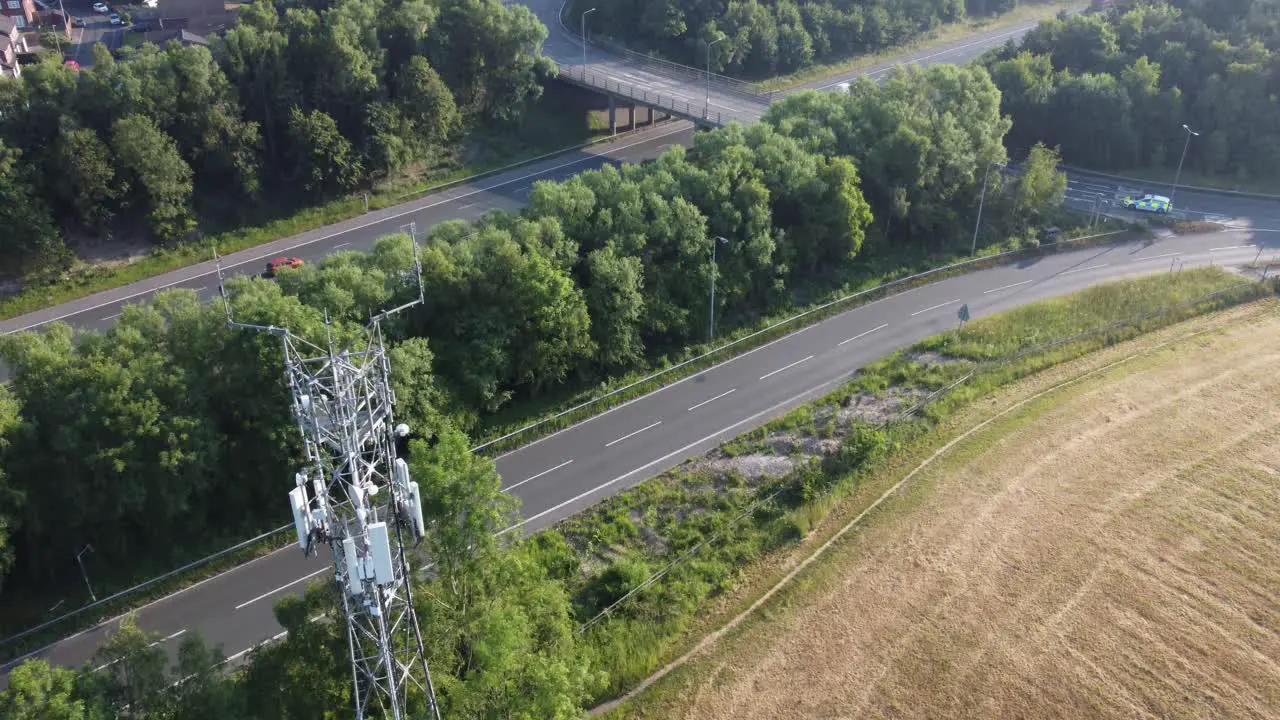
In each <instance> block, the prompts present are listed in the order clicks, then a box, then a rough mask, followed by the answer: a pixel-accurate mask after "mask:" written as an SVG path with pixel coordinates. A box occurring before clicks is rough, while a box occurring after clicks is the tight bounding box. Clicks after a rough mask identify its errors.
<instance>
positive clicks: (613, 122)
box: [609, 95, 618, 135]
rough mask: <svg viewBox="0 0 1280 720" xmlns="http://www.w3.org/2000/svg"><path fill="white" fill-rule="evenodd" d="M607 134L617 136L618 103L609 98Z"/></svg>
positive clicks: (611, 97)
mask: <svg viewBox="0 0 1280 720" xmlns="http://www.w3.org/2000/svg"><path fill="white" fill-rule="evenodd" d="M609 133H610V134H611V135H617V134H618V101H617V100H614V99H613V96H612V95H610V96H609Z"/></svg>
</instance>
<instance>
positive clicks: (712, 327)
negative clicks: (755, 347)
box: [707, 235, 729, 342]
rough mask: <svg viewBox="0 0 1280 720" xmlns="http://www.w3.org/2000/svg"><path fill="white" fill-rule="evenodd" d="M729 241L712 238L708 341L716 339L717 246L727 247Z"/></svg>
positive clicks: (718, 237)
mask: <svg viewBox="0 0 1280 720" xmlns="http://www.w3.org/2000/svg"><path fill="white" fill-rule="evenodd" d="M728 242H729V241H728V240H726V239H725V238H722V237H720V236H719V235H716V236H715V237H713V238H711V306H710V310H711V312H710V315H709V317H710V320H709V321H708V322H707V328H708V332H707V341H708V342H709V341H712V340H715V339H716V273H717V266H716V245H726V244H728Z"/></svg>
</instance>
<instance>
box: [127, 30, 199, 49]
mask: <svg viewBox="0 0 1280 720" xmlns="http://www.w3.org/2000/svg"><path fill="white" fill-rule="evenodd" d="M142 39H143V40H144V41H146V42H149V43H155V44H156V45H164V44H165V43H167V42H169V41H170V40H177V41H178V42H180V43H182V44H183V45H208V44H209V41H208V40H207V39H205V37H204V36H203V35H197V34H195V33H193V32H191V31H189V30H178V29H166V30H152V31H150V32H145V33H143V34H142Z"/></svg>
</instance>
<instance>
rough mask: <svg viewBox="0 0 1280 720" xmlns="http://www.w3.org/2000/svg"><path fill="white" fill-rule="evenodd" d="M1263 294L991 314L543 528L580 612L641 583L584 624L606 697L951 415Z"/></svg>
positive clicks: (1237, 283) (865, 492)
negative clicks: (552, 529)
mask: <svg viewBox="0 0 1280 720" xmlns="http://www.w3.org/2000/svg"><path fill="white" fill-rule="evenodd" d="M1211 293H1217V294H1216V295H1211ZM1267 293H1268V290H1267V289H1266V288H1264V287H1263V286H1261V285H1259V284H1256V283H1249V282H1245V281H1242V280H1241V279H1240V278H1239V277H1237V276H1233V275H1230V274H1228V273H1226V272H1224V271H1221V270H1215V269H1203V270H1194V271H1186V272H1183V273H1179V274H1173V275H1160V276H1153V277H1149V278H1141V279H1136V280H1129V281H1123V282H1119V283H1114V284H1110V285H1105V286H1099V287H1097V288H1093V289H1090V290H1088V291H1085V292H1082V293H1080V294H1078V295H1074V296H1071V297H1068V298H1062V299H1057V300H1051V301H1046V302H1042V303H1036V304H1033V305H1029V306H1026V307H1024V308H1020V309H1017V310H1013V311H1010V312H1008V313H1003V314H1001V315H998V316H994V317H990V318H984V319H982V320H978V321H975V322H972V323H969V324H968V325H966V327H965V328H964V329H963V330H960V331H955V332H949V333H946V334H943V335H940V336H936V337H934V338H930V339H928V340H926V341H924V342H922V343H919V344H917V345H916V346H914V347H912V348H909V349H907V350H904V351H902V352H899V353H896V354H894V355H893V356H891V357H889V358H886V359H884V360H882V361H879V362H877V363H874V364H872V365H871V366H869V367H867V368H865V369H864V371H863V372H861V373H860V374H859V375H858V376H857V377H856V378H855V379H853V380H852V381H850V382H849V383H847V384H845V385H844V386H842V387H840V388H839V389H838V390H836V391H834V392H831V393H829V394H828V395H826V396H825V397H823V398H822V399H821V400H819V401H817V402H815V403H812V404H810V405H806V406H804V407H801V408H799V409H797V410H795V411H792V412H790V413H788V414H787V415H785V416H783V417H781V418H779V419H777V420H775V421H773V422H771V423H769V424H768V425H766V426H765V427H763V428H761V429H758V430H755V431H752V432H749V433H746V434H744V435H743V436H740V437H739V438H737V439H735V440H733V441H731V442H727V443H725V444H724V445H723V446H722V447H721V448H720V449H719V450H718V451H716V452H713V453H711V454H709V455H708V456H706V457H703V458H697V459H694V460H691V461H689V462H687V463H685V464H684V465H682V466H680V467H679V468H676V469H675V470H672V471H670V472H668V473H666V474H664V475H663V476H661V477H659V478H655V479H653V480H650V481H648V482H645V483H642V484H641V485H639V486H637V487H635V488H633V489H631V490H629V491H627V492H626V493H623V494H620V495H617V496H614V497H612V498H609V499H608V500H606V501H604V502H602V503H601V504H599V505H598V506H596V507H594V508H592V509H591V510H589V511H588V512H586V513H584V514H583V515H580V516H578V517H576V518H573V519H571V520H568V521H566V522H564V523H561V524H560V525H559V526H557V528H556V530H557V531H558V532H559V533H562V534H563V536H564V538H566V540H567V544H566V545H564V546H562V547H557V546H558V545H559V544H558V543H557V542H554V540H555V535H554V534H548V535H546V538H547V539H546V541H545V542H546V545H547V550H546V552H547V553H548V555H549V556H553V557H555V558H556V559H555V560H554V561H553V562H550V564H552V565H553V566H556V567H560V568H563V571H562V577H563V578H564V580H565V582H566V583H567V584H568V585H569V587H570V589H571V590H572V592H573V593H574V597H575V602H576V604H577V608H578V613H579V616H580V618H581V619H582V620H583V621H584V622H585V621H587V620H588V619H589V618H592V617H595V616H596V615H597V614H598V613H599V612H601V611H602V610H604V609H605V608H607V607H609V606H611V605H612V604H613V603H615V602H616V601H618V600H620V599H621V598H623V597H624V596H627V595H628V593H632V592H633V591H635V594H634V595H632V596H631V597H630V598H629V599H627V600H626V601H625V602H622V603H621V604H620V605H618V606H617V608H616V609H615V610H613V611H612V613H611V614H610V615H608V616H606V617H605V618H604V619H603V620H601V621H599V622H598V623H596V624H595V625H594V626H592V627H591V628H589V629H588V630H587V631H586V632H587V637H588V639H589V642H590V644H591V646H592V647H593V648H594V652H595V653H596V655H597V657H598V658H599V661H600V662H601V663H602V665H603V666H604V667H605V669H606V670H607V671H608V673H609V677H610V685H609V687H608V688H606V689H605V691H604V692H602V693H601V695H600V698H599V699H601V700H604V699H607V698H610V697H614V696H616V695H617V694H618V693H620V692H622V691H624V690H626V689H627V688H630V687H632V686H633V685H635V683H637V682H639V681H641V680H642V679H644V678H645V677H647V676H648V675H649V674H650V673H651V672H653V671H654V670H655V669H657V668H658V667H660V665H661V664H662V663H664V662H666V661H668V660H670V659H671V658H673V657H677V656H679V655H680V654H681V653H682V652H683V651H684V650H686V649H688V648H689V647H691V646H692V645H693V644H694V643H696V642H697V640H698V638H699V637H700V636H701V635H702V634H704V633H706V632H709V631H712V630H714V629H715V628H716V627H718V625H719V624H720V623H723V622H724V621H725V620H726V619H727V618H729V617H732V616H733V615H735V614H736V613H737V612H739V611H740V610H742V609H743V608H745V607H747V606H748V605H750V604H751V602H752V601H753V600H754V599H755V598H756V597H758V596H759V594H760V593H761V592H763V589H764V588H766V587H768V581H770V580H771V579H774V578H776V577H779V576H781V574H784V573H785V569H786V565H787V563H788V562H790V561H791V560H793V559H794V558H792V556H791V553H792V551H794V549H795V548H796V547H797V546H798V545H806V546H807V545H810V544H811V543H812V542H813V538H814V536H815V535H817V536H820V535H821V534H822V532H823V531H829V530H830V527H829V523H824V520H826V519H827V518H828V517H829V516H838V517H844V516H848V515H850V514H851V513H856V512H858V511H860V510H861V509H864V508H866V507H867V506H868V505H869V504H871V503H872V502H873V501H874V500H875V498H877V497H878V496H879V495H880V494H881V493H883V492H884V490H885V489H886V488H888V487H890V486H892V484H893V483H894V482H896V480H897V479H898V478H900V477H901V475H898V476H897V478H895V477H894V475H893V472H888V471H889V470H893V469H894V468H901V467H902V463H903V461H904V460H905V459H910V458H916V457H920V456H922V455H923V454H927V452H929V451H931V450H932V449H933V448H935V447H936V446H937V445H939V444H940V443H941V442H942V441H944V440H945V438H946V437H947V436H948V434H949V433H951V432H953V430H954V429H953V428H952V427H951V426H950V425H948V424H947V420H948V419H949V418H950V417H951V416H952V415H954V414H955V413H956V412H957V411H959V410H961V409H962V408H965V407H967V406H969V405H970V404H971V403H972V402H973V401H974V400H976V399H979V398H983V397H986V396H988V395H989V394H990V393H991V392H992V391H993V390H995V389H997V388H1000V387H1002V386H1004V385H1007V384H1008V383H1010V382H1013V381H1015V380H1017V379H1019V378H1023V377H1026V376H1028V375H1031V374H1033V373H1036V372H1039V371H1041V370H1044V369H1046V368H1050V367H1053V366H1055V365H1057V364H1059V363H1062V362H1065V361H1067V360H1070V359H1073V358H1077V357H1079V356H1082V355H1084V354H1086V353H1088V352H1091V351H1093V350H1097V349H1099V348H1102V347H1105V346H1107V345H1110V344H1113V343H1115V342H1118V341H1121V340H1124V339H1128V338H1132V337H1134V336H1136V335H1138V334H1141V333H1144V332H1147V331H1150V330H1153V329H1155V328H1159V327H1164V326H1166V325H1169V324H1172V323H1174V322H1177V321H1179V320H1182V319H1185V318H1188V317H1191V316H1194V315H1198V314H1202V313H1205V312H1208V311H1210V310H1212V309H1215V308H1219V307H1223V306H1226V305H1232V304H1237V303H1241V302H1246V301H1248V300H1251V299H1255V298H1259V297H1262V296H1264V295H1266V294H1267ZM962 380H964V381H963V382H961V381H962ZM957 383H958V384H957ZM945 388H951V389H950V390H949V391H947V392H942V391H943V389H945ZM815 530H818V531H819V532H817V533H815V532H814V531H815ZM655 572H658V573H661V574H659V575H657V577H656V579H655V577H654V573H655ZM642 587H643V588H644V589H641V590H638V591H637V589H638V588H642Z"/></svg>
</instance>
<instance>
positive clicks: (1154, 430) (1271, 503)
mask: <svg viewBox="0 0 1280 720" xmlns="http://www.w3.org/2000/svg"><path fill="white" fill-rule="evenodd" d="M1176 347H1177V351H1176V352H1174V351H1169V350H1166V351H1163V352H1160V353H1158V354H1157V355H1156V356H1155V357H1149V358H1145V359H1142V360H1139V361H1135V362H1133V363H1126V364H1125V365H1123V366H1121V367H1117V368H1115V369H1112V370H1111V371H1108V372H1106V373H1101V374H1099V375H1097V376H1095V377H1093V378H1091V379H1089V380H1086V381H1085V382H1082V383H1079V384H1077V385H1075V386H1073V387H1072V388H1071V389H1069V390H1065V391H1062V392H1059V393H1055V394H1054V395H1053V396H1051V398H1052V399H1051V400H1048V399H1047V400H1042V401H1038V402H1033V403H1030V404H1028V405H1027V406H1025V407H1023V408H1022V409H1020V410H1018V411H1016V412H1014V413H1010V414H1009V415H1008V416H1007V418H1005V419H1003V420H1001V421H998V422H996V423H994V424H992V425H990V426H989V427H988V428H986V429H984V430H982V431H980V432H978V433H976V434H975V435H974V436H973V437H971V438H969V439H967V440H965V441H963V442H962V443H960V444H959V445H957V446H956V447H955V448H954V450H953V451H952V452H951V453H949V454H948V455H947V456H946V457H945V458H944V459H943V460H941V461H940V462H937V463H935V464H933V465H931V466H930V467H928V468H926V469H925V470H924V471H923V472H922V473H921V474H920V477H918V478H917V480H916V483H917V484H915V485H913V486H912V487H913V488H914V489H909V490H907V491H906V493H905V494H904V495H899V496H895V497H893V498H891V499H890V500H889V501H888V502H887V503H886V508H885V509H886V510H889V512H887V513H883V514H881V515H880V516H879V517H877V518H876V519H875V520H874V521H873V522H871V523H869V524H867V525H866V526H864V527H860V528H859V529H858V531H857V532H856V533H855V535H854V536H852V539H850V540H848V541H846V542H843V543H842V544H840V545H838V546H837V550H838V551H839V552H837V553H835V554H834V557H833V558H832V559H831V560H830V561H827V562H821V563H818V564H817V565H816V566H815V568H814V569H815V570H816V572H811V573H807V575H811V576H812V577H806V578H802V580H801V582H803V583H807V584H808V585H809V588H808V589H807V590H802V591H800V592H797V593H792V594H791V596H789V597H787V598H786V600H788V601H790V602H789V605H790V609H786V610H782V611H775V612H774V614H773V617H772V618H771V619H768V620H766V621H763V622H757V623H756V624H755V625H754V626H751V627H748V628H746V629H744V630H742V631H739V632H738V633H737V634H736V635H733V636H731V637H730V638H728V639H727V640H726V641H724V642H723V643H722V644H721V645H720V646H718V647H717V648H715V649H714V650H713V651H712V652H711V653H710V654H709V655H707V656H706V657H704V658H701V659H698V660H695V661H694V662H693V663H691V664H690V665H689V666H688V667H685V668H683V669H682V670H681V671H680V672H679V673H678V676H676V677H672V678H670V682H666V683H662V684H659V686H658V688H657V690H659V694H660V697H661V698H665V699H666V701H665V702H657V703H655V704H653V705H650V706H647V707H646V706H645V705H642V706H641V708H642V709H645V712H644V713H643V714H644V715H645V716H646V717H664V716H666V717H682V718H735V719H736V718H783V717H787V718H792V717H795V718H799V717H804V718H837V717H840V718H843V717H922V718H924V717H929V718H937V717H948V718H950V717H974V718H997V717H999V718H1005V717H1028V718H1042V717H1070V718H1081V717H1090V718H1092V717H1214V718H1217V717H1259V718H1262V717H1276V716H1277V715H1280V603H1277V601H1276V598H1280V560H1277V558H1280V552H1278V551H1280V520H1277V512H1280V320H1277V319H1276V317H1275V316H1274V314H1272V315H1271V316H1270V317H1269V319H1267V320H1265V321H1262V322H1253V323H1250V324H1246V325H1244V326H1241V327H1240V328H1237V329H1234V330H1231V331H1229V332H1227V333H1226V334H1223V335H1220V336H1208V339H1202V340H1200V341H1193V342H1189V343H1180V344H1178V345H1177V346H1176ZM1121 368H1123V369H1121Z"/></svg>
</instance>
